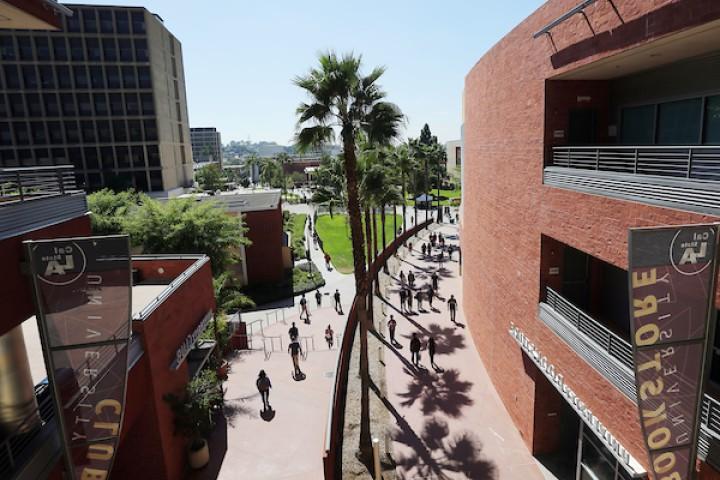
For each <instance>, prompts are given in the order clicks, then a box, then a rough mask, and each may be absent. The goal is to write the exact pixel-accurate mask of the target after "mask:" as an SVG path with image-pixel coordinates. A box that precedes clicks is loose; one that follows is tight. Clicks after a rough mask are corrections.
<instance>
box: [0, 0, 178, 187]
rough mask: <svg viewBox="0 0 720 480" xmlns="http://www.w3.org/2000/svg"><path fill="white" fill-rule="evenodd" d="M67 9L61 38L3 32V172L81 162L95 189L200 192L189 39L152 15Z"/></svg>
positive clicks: (83, 182)
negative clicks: (185, 51)
mask: <svg viewBox="0 0 720 480" xmlns="http://www.w3.org/2000/svg"><path fill="white" fill-rule="evenodd" d="M11 3H12V2H11ZM33 3H35V2H33ZM44 3H53V2H47V1H46V2H44ZM68 8H70V10H72V13H73V14H72V16H67V17H65V18H64V19H63V22H62V29H61V30H60V31H57V32H47V31H28V30H2V31H0V61H1V62H2V73H3V75H2V76H3V82H1V83H0V168H2V167H18V166H20V167H25V166H46V165H65V164H72V165H74V166H75V174H76V180H77V184H78V185H79V186H81V187H83V188H85V189H87V190H97V189H99V188H103V187H106V186H112V187H115V188H124V187H134V188H136V189H137V190H142V191H147V192H172V191H177V189H182V187H189V186H191V185H192V161H191V160H192V152H191V149H190V138H189V137H190V133H189V128H188V115H187V101H186V98H185V78H184V74H183V61H182V49H181V46H180V42H179V41H178V40H177V39H176V38H175V37H174V36H173V35H172V34H171V33H170V32H169V31H168V30H167V29H166V28H165V26H164V25H163V22H162V19H161V18H160V17H159V16H157V15H154V14H152V13H150V12H149V11H147V10H146V9H144V8H139V7H112V6H95V5H69V6H68Z"/></svg>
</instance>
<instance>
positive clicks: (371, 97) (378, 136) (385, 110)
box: [294, 52, 403, 460]
mask: <svg viewBox="0 0 720 480" xmlns="http://www.w3.org/2000/svg"><path fill="white" fill-rule="evenodd" d="M361 63H362V62H361V58H360V57H355V56H353V55H352V54H346V55H343V56H341V57H338V56H337V55H336V54H335V53H334V52H327V53H324V54H321V55H320V57H319V66H318V67H315V68H311V69H310V71H309V72H308V73H307V74H306V75H303V76H299V77H296V78H295V79H294V83H295V85H297V86H298V87H300V88H302V89H303V90H305V91H306V93H307V94H308V97H309V103H302V104H301V105H300V106H299V107H298V109H297V115H298V127H297V130H298V131H297V142H296V143H297V145H298V146H299V147H300V148H301V149H309V148H313V147H315V148H318V147H321V146H323V145H324V144H327V143H328V142H331V141H332V140H333V138H334V136H335V131H334V128H337V129H339V132H340V137H341V140H342V146H343V157H344V160H345V177H346V182H347V210H348V217H349V219H350V234H351V239H352V249H353V264H354V270H355V272H354V273H355V289H356V294H357V296H358V297H359V298H361V299H365V298H367V295H368V284H367V283H368V282H367V278H366V270H365V254H364V251H363V232H362V221H361V216H360V199H359V197H358V177H357V156H356V151H355V139H356V136H357V135H358V134H359V133H360V132H363V133H364V134H365V135H366V136H367V138H368V141H370V142H372V143H375V144H379V145H384V144H388V143H389V142H390V141H391V140H392V139H393V138H395V137H397V135H398V130H399V128H400V124H401V122H402V118H403V117H402V113H401V112H400V109H399V108H398V107H397V106H395V105H394V104H392V103H389V102H386V101H385V100H384V99H385V92H383V91H382V90H381V89H380V86H379V85H378V84H377V80H378V79H379V78H380V77H381V76H382V74H383V73H384V72H385V69H384V68H381V67H378V68H374V69H373V70H372V71H371V72H370V73H369V74H368V75H363V74H362V73H361V71H360V67H361ZM357 315H358V320H359V325H360V379H361V380H360V381H361V395H360V444H359V449H360V453H361V455H362V456H363V458H364V459H365V460H369V459H370V455H371V449H372V446H371V438H370V395H369V383H370V373H369V369H368V351H367V332H368V324H367V309H366V305H365V303H364V302H359V303H358V308H357Z"/></svg>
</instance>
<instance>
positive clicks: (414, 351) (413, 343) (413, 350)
mask: <svg viewBox="0 0 720 480" xmlns="http://www.w3.org/2000/svg"><path fill="white" fill-rule="evenodd" d="M410 360H411V361H412V363H413V365H415V366H416V367H417V366H418V363H420V339H419V338H418V337H417V333H413V334H412V339H411V340H410Z"/></svg>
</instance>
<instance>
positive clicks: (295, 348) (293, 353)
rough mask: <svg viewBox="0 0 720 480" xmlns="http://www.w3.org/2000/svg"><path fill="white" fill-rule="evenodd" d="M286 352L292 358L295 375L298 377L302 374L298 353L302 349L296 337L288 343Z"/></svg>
mask: <svg viewBox="0 0 720 480" xmlns="http://www.w3.org/2000/svg"><path fill="white" fill-rule="evenodd" d="M288 353H289V354H290V357H291V358H292V362H293V369H294V373H295V376H296V377H298V376H300V375H302V371H301V370H300V355H301V354H302V353H303V351H302V347H301V346H300V343H299V342H298V341H297V339H295V340H293V341H292V342H291V343H290V345H288Z"/></svg>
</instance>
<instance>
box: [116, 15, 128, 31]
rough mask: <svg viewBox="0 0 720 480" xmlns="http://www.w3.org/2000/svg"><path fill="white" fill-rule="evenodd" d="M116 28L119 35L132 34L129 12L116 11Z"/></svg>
mask: <svg viewBox="0 0 720 480" xmlns="http://www.w3.org/2000/svg"><path fill="white" fill-rule="evenodd" d="M115 28H116V29H117V33H130V21H129V20H128V12H127V10H115Z"/></svg>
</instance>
